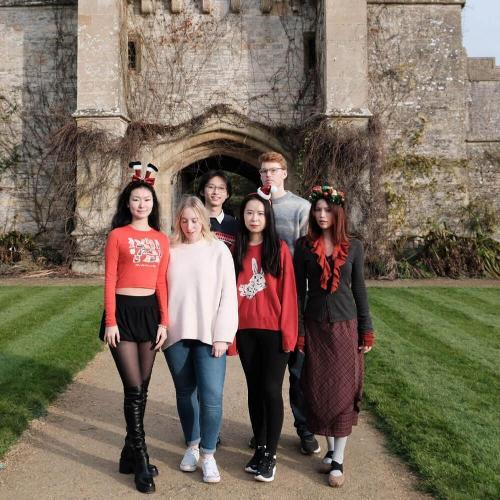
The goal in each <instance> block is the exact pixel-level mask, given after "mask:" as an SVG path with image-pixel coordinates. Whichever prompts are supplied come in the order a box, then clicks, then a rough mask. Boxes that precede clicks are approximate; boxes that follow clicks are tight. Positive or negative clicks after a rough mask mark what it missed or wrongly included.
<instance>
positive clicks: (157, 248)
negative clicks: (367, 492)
mask: <svg viewBox="0 0 500 500" xmlns="http://www.w3.org/2000/svg"><path fill="white" fill-rule="evenodd" d="M169 255H170V254H169V243H168V238H167V236H166V235H165V234H163V233H161V232H160V231H156V230H155V229H151V230H149V231H139V230H137V229H134V228H133V227H132V226H130V225H129V226H123V227H119V228H116V229H113V230H112V231H111V232H110V233H109V236H108V240H107V242H106V249H105V251H104V257H105V271H104V308H105V311H106V326H115V325H116V317H115V314H116V298H115V294H116V289H117V288H151V289H154V290H155V292H156V299H157V301H158V308H159V309H160V324H162V325H164V326H168V311H167V277H166V271H167V265H168V260H169Z"/></svg>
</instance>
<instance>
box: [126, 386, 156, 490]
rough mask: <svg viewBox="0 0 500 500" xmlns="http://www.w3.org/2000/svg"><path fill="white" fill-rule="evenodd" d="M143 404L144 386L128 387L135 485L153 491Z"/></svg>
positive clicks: (127, 420) (128, 412)
mask: <svg viewBox="0 0 500 500" xmlns="http://www.w3.org/2000/svg"><path fill="white" fill-rule="evenodd" d="M142 405H143V390H142V386H137V387H127V388H126V389H125V403H124V410H125V421H126V422H127V430H128V435H129V438H130V440H131V443H132V449H133V453H134V462H135V463H134V475H135V486H136V488H137V490H138V491H140V492H141V493H152V492H153V491H155V483H154V481H153V477H152V476H151V474H150V472H149V470H148V461H147V458H146V445H145V441H144V425H143V419H142V415H143V409H142Z"/></svg>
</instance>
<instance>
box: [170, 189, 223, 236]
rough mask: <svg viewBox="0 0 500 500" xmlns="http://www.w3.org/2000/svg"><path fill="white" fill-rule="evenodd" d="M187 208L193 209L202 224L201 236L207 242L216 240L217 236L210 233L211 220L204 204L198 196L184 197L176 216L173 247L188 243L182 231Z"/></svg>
mask: <svg viewBox="0 0 500 500" xmlns="http://www.w3.org/2000/svg"><path fill="white" fill-rule="evenodd" d="M186 208H191V209H192V210H193V211H194V213H195V214H196V216H197V217H198V219H199V220H200V222H201V236H202V238H205V239H207V240H214V239H215V235H214V233H212V232H211V231H210V219H209V217H208V213H207V211H206V209H205V207H204V206H203V203H202V202H201V200H200V199H199V198H198V197H197V196H191V195H184V196H183V197H182V198H181V202H180V203H179V206H178V207H177V212H176V214H175V223H174V232H173V234H172V237H171V243H172V245H179V244H181V243H185V242H186V237H185V236H184V233H183V232H182V229H181V217H182V212H184V210H185V209H186Z"/></svg>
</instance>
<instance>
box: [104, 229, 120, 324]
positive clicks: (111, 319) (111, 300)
mask: <svg viewBox="0 0 500 500" xmlns="http://www.w3.org/2000/svg"><path fill="white" fill-rule="evenodd" d="M118 239H119V238H118V234H117V233H116V231H111V232H110V233H109V236H108V239H107V241H106V248H105V250H104V309H105V311H106V318H105V325H106V326H115V325H116V280H117V275H118V257H119V249H118Z"/></svg>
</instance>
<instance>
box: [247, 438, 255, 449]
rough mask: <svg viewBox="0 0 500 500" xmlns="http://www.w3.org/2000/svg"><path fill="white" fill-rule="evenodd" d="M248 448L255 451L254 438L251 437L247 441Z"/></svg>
mask: <svg viewBox="0 0 500 500" xmlns="http://www.w3.org/2000/svg"><path fill="white" fill-rule="evenodd" d="M248 447H249V448H252V450H255V436H252V437H251V438H250V439H249V440H248Z"/></svg>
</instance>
